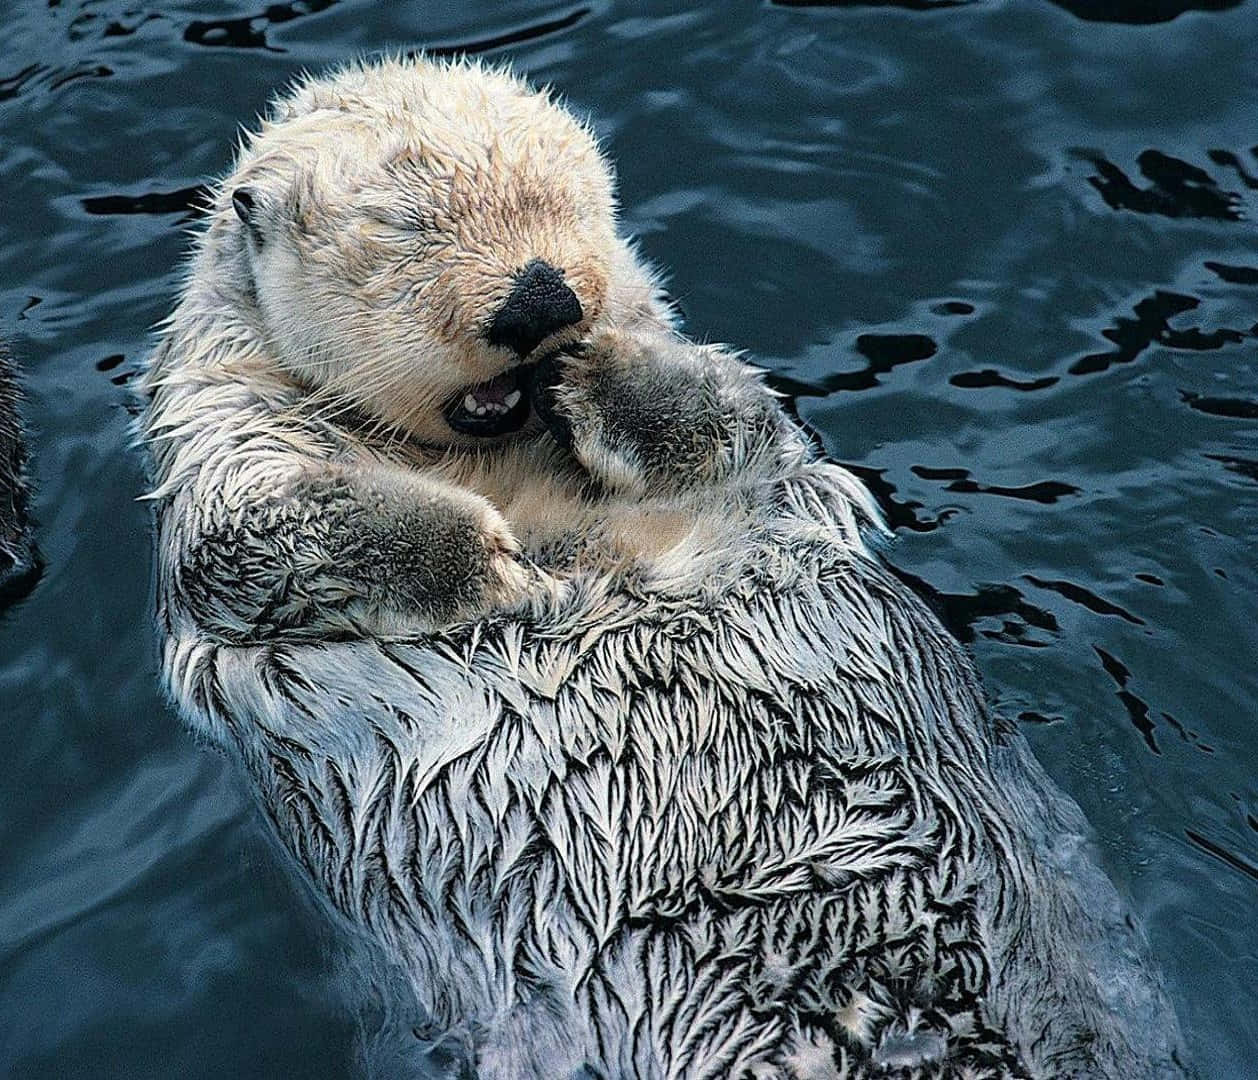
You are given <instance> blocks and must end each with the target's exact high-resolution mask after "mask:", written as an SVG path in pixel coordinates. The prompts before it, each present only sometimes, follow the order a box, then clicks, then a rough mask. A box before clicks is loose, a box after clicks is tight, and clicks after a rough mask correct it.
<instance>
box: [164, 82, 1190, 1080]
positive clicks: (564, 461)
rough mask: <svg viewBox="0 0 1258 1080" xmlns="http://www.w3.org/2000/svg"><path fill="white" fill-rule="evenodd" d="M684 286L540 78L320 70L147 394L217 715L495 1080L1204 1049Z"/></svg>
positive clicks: (349, 906) (868, 1067)
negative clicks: (636, 239) (702, 338)
mask: <svg viewBox="0 0 1258 1080" xmlns="http://www.w3.org/2000/svg"><path fill="white" fill-rule="evenodd" d="M656 294H657V290H656V288H655V285H654V282H653V280H652V277H651V275H650V274H649V273H648V272H647V270H645V269H644V268H643V267H642V266H641V264H640V263H639V261H638V260H637V259H636V258H635V256H634V254H633V252H632V250H631V249H630V248H629V247H627V246H626V244H625V242H624V241H623V240H622V239H620V238H619V237H618V236H617V235H616V231H615V219H614V204H613V195H612V186H611V180H610V174H609V172H608V169H607V167H606V165H605V163H604V162H603V160H602V159H601V157H600V156H599V154H598V152H597V149H596V148H595V145H594V143H593V141H592V139H591V137H590V135H589V133H588V132H587V131H586V130H585V129H584V128H583V127H582V126H581V125H580V124H579V123H577V122H576V121H574V120H573V119H572V118H571V116H570V115H569V114H568V113H566V112H564V111H563V110H562V109H560V108H558V107H557V106H556V105H555V104H553V103H552V102H551V101H549V100H548V99H547V98H546V97H545V96H544V95H541V94H538V93H536V92H534V91H532V90H530V89H528V88H527V87H525V86H524V85H523V84H521V83H519V82H517V81H516V80H514V79H512V78H510V77H508V76H507V75H505V74H502V73H500V72H494V71H489V70H486V69H483V68H479V67H476V66H470V65H461V64H454V65H440V64H435V63H431V62H428V61H423V60H419V61H406V62H401V61H383V62H379V63H374V64H368V65H363V66H355V67H351V68H348V69H346V70H344V71H342V72H339V73H337V74H335V75H333V76H331V77H329V78H326V79H315V80H310V81H307V82H305V83H303V84H302V85H300V86H298V87H297V88H296V89H294V90H293V91H292V92H291V93H290V94H288V95H287V96H286V97H284V98H282V99H281V100H280V101H279V102H278V103H277V105H276V106H275V109H274V112H273V114H272V117H271V119H269V120H268V121H267V122H266V123H265V124H264V125H263V127H262V129H261V131H260V132H258V133H256V134H254V135H252V136H250V137H248V138H247V139H246V141H245V144H244V145H243V147H242V149H241V151H240V155H239V158H238V161H237V165H236V167H235V169H234V171H233V173H232V174H231V176H229V177H228V178H227V180H226V181H225V182H224V183H223V184H222V185H221V186H220V187H219V189H218V192H217V195H216V200H215V203H214V207H213V210H212V213H211V215H210V218H209V223H208V227H207V228H206V230H205V232H204V234H203V235H202V237H201V238H200V241H199V245H198V248H197V251H196V253H195V256H194V259H193V262H192V264H191V267H190V270H189V273H188V277H187V283H186V287H185V289H184V292H183V295H182V297H181V300H180V303H179V305H178V307H177V308H176V310H175V312H174V313H173V315H172V316H171V318H170V320H169V321H168V324H167V325H166V327H165V328H164V330H163V332H162V338H161V341H160V343H159V345H158V348H157V350H156V352H155V354H154V357H153V361H152V364H151V367H150V370H149V372H148V375H147V382H146V387H145V389H146V393H147V396H148V405H147V409H146V412H145V415H144V416H143V418H142V424H143V431H144V435H145V438H146V440H147V442H148V445H149V447H150V450H151V454H152V461H153V467H154V478H155V485H154V492H153V498H154V500H155V502H156V505H157V508H158V562H159V594H158V597H159V618H160V622H161V627H162V629H163V632H164V671H165V677H166V680H167V684H168V686H169V689H170V692H171V694H172V696H173V698H174V700H175V701H176V703H177V704H178V706H179V708H180V710H181V711H182V713H183V715H184V716H185V717H186V718H187V719H188V720H189V722H190V723H191V724H192V725H193V726H194V727H195V728H196V729H198V730H199V731H201V732H204V733H206V734H207V735H209V736H211V737H212V738H213V739H214V740H215V741H217V742H218V743H220V744H221V745H222V746H224V747H225V748H227V749H228V751H229V752H231V753H232V754H233V755H235V756H236V757H237V758H238V759H239V761H240V762H241V763H242V765H243V767H244V768H245V769H246V770H247V772H248V774H249V775H250V777H251V778H252V781H253V784H254V786H255V787H256V790H257V793H258V795H259V798H260V800H261V803H262V805H263V807H264V808H265V810H266V812H267V814H268V815H269V817H270V819H271V821H272V822H273V824H274V827H275V829H276V831H277V833H278V835H279V837H280V838H281V840H282V841H283V843H284V845H285V846H286V848H287V849H288V850H289V851H290V852H291V853H292V855H293V856H294V857H295V859H296V860H297V861H298V863H300V865H301V866H302V867H303V868H304V870H305V872H306V874H308V875H309V877H310V878H311V879H312V881H313V882H314V883H315V884H316V886H317V887H318V889H319V891H320V892H321V893H322V894H323V895H324V896H325V897H326V899H327V900H328V902H329V903H330V904H331V905H332V906H333V907H334V908H335V909H336V910H337V911H338V912H339V913H340V914H341V916H343V917H344V919H345V920H347V921H348V922H349V923H350V924H351V925H352V926H353V927H355V928H356V930H357V931H358V932H359V938H360V939H361V941H362V942H363V943H364V947H365V948H367V949H368V950H369V953H370V955H371V956H372V957H374V958H375V962H376V963H378V964H379V965H380V971H381V972H382V976H381V977H382V979H383V978H384V977H385V976H384V975H383V973H384V972H385V971H386V970H387V971H389V972H393V973H395V974H400V977H401V979H402V982H403V984H404V985H405V986H406V987H407V992H408V993H411V994H413V996H414V1000H415V1003H416V1004H417V1005H418V1007H419V1009H420V1010H421V1011H422V1014H423V1015H424V1017H425V1023H426V1030H425V1034H426V1035H427V1036H428V1037H430V1038H431V1039H433V1040H434V1041H440V1042H443V1044H444V1045H447V1046H449V1045H455V1046H457V1047H461V1048H462V1049H461V1051H460V1053H461V1054H462V1056H463V1058H464V1061H463V1063H462V1064H461V1065H459V1066H457V1067H456V1068H462V1069H464V1070H467V1071H464V1072H459V1073H458V1075H469V1074H471V1075H476V1076H480V1077H484V1078H487V1080H489V1078H504V1080H505V1078H538V1080H540V1078H566V1077H607V1078H630V1077H632V1078H639V1077H641V1078H664V1077H686V1078H700V1077H711V1078H714V1080H715V1078H727V1077H735V1078H737V1077H756V1078H766V1077H794V1078H801V1080H803V1078H822V1077H866V1076H868V1077H880V1076H895V1077H923V1078H925V1077H955V1078H962V1077H967V1078H977V1077H1057V1076H1062V1077H1065V1076H1071V1077H1084V1076H1087V1077H1092V1076H1097V1077H1155V1076H1156V1077H1161V1076H1171V1075H1183V1074H1184V1069H1183V1067H1182V1065H1181V1064H1180V1057H1179V1053H1180V1051H1179V1049H1178V1029H1177V1025H1176V1022H1175V1018H1174V1016H1173V1014H1172V1012H1171V1011H1170V1009H1169V1007H1168V1005H1167V1003H1166V1001H1165V998H1164V995H1163V992H1162V990H1161V989H1160V985H1159V981H1158V978H1157V976H1156V974H1155V973H1154V972H1153V970H1152V969H1151V968H1150V967H1149V966H1148V965H1147V964H1146V962H1145V961H1144V959H1143V957H1142V952H1141V948H1140V944H1139V942H1138V940H1137V939H1136V937H1135V935H1134V934H1133V933H1132V932H1131V930H1130V929H1129V927H1128V926H1127V925H1126V922H1125V915H1124V912H1123V910H1122V908H1121V905H1120V904H1119V901H1118V898H1117V895H1116V893H1115V891H1114V889H1113V887H1112V886H1111V885H1110V883H1109V882H1108V881H1107V880H1106V879H1105V878H1104V877H1103V876H1102V875H1101V874H1100V872H1099V871H1098V870H1097V869H1096V868H1095V867H1094V866H1093V865H1092V863H1091V862H1090V861H1089V859H1088V858H1087V855H1086V853H1085V851H1084V844H1083V840H1082V837H1083V835H1084V833H1085V831H1086V830H1085V824H1084V822H1083V820H1082V817H1081V815H1080V813H1079V811H1078V809H1077V807H1075V805H1074V804H1073V803H1072V802H1071V801H1070V800H1068V799H1067V798H1066V797H1064V796H1063V795H1062V794H1061V793H1059V792H1058V791H1057V790H1056V789H1055V788H1054V787H1053V786H1052V784H1051V783H1050V782H1049V781H1048V779H1047V778H1046V777H1045V775H1044V774H1043V772H1042V771H1041V770H1040V768H1039V767H1038V766H1037V765H1036V763H1035V762H1034V761H1033V760H1032V758H1031V757H1030V756H1029V754H1028V752H1027V749H1026V747H1025V744H1024V742H1023V741H1022V739H1021V738H1020V737H1018V736H1017V735H1016V733H1014V732H1012V731H1009V730H1007V729H1005V728H1003V727H1001V726H1000V725H998V724H997V723H996V722H994V720H993V719H992V718H991V716H990V715H989V713H988V711H987V709H986V708H985V706H984V703H983V700H982V696H981V693H980V689H979V686H978V684H977V681H976V677H975V675H974V672H973V670H972V667H971V664H970V663H969V661H968V659H967V658H966V656H965V655H964V653H963V652H962V650H961V649H960V648H959V647H958V645H957V644H956V643H955V642H954V641H953V640H952V639H951V638H950V637H949V636H948V635H947V634H946V633H945V631H944V630H943V629H942V628H941V627H940V625H939V623H938V622H937V621H936V620H935V618H934V617H933V616H932V615H931V614H930V613H929V612H928V610H927V609H926V608H925V607H924V606H923V604H922V603H921V602H920V601H919V600H918V599H917V598H916V597H915V596H914V595H913V594H912V593H911V592H910V591H909V590H908V589H907V588H906V587H905V586H904V585H903V584H902V583H901V582H900V581H899V580H898V579H897V578H896V577H895V576H894V575H893V574H891V573H890V572H889V571H888V569H887V568H886V567H885V566H884V564H883V563H882V562H881V560H880V559H879V558H878V556H877V555H876V554H875V553H873V552H871V550H870V549H869V548H868V547H867V545H866V542H865V534H866V533H868V532H871V531H876V530H877V529H878V528H879V527H880V526H879V525H878V523H877V514H876V511H875V510H874V509H873V507H872V506H871V504H870V502H869V499H868V496H867V495H866V494H865V492H864V490H863V489H862V488H861V487H860V485H859V484H858V483H857V482H856V481H855V479H854V478H853V477H852V476H850V475H849V474H847V473H846V472H844V471H843V470H841V469H839V468H837V467H836V466H834V465H831V464H828V463H825V462H823V461H819V460H817V459H816V458H815V456H814V454H813V453H812V451H811V450H810V448H809V446H808V444H807V442H806V440H805V439H804V437H803V436H802V435H801V433H800V432H799V431H798V430H797V429H796V428H795V426H794V425H793V424H792V423H791V422H790V421H789V420H788V419H787V418H786V416H785V415H784V414H783V413H782V411H781V410H780V408H779V407H778V404H777V402H776V401H775V399H774V398H773V396H772V395H771V394H770V393H769V392H768V391H767V390H765V389H764V388H763V387H762V385H761V384H760V382H759V381H758V379H757V377H756V373H755V372H754V371H752V370H751V369H750V368H748V367H746V366H745V365H744V364H742V363H741V362H740V361H739V360H738V358H737V357H736V356H734V355H732V354H730V353H729V352H727V351H725V350H723V349H721V348H719V347H714V346H698V345H694V344H692V343H689V342H687V341H685V340H683V339H681V338H680V337H678V336H676V335H675V334H674V333H673V332H672V331H671V329H670V328H669V325H668V314H667V312H666V311H665V309H664V307H663V306H662V305H661V303H660V302H659V301H658V299H657V295H656ZM529 402H531V404H529Z"/></svg>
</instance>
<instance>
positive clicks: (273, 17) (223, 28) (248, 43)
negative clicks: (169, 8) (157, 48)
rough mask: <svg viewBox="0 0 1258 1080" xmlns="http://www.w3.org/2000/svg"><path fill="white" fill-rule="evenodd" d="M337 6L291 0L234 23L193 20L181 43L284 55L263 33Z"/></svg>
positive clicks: (332, 1)
mask: <svg viewBox="0 0 1258 1080" xmlns="http://www.w3.org/2000/svg"><path fill="white" fill-rule="evenodd" d="M338 2H339V0H294V2H292V3H288V4H269V5H267V7H266V8H265V9H264V10H263V11H260V12H259V13H258V14H256V15H244V16H241V17H240V18H236V19H197V20H195V21H194V22H190V23H189V24H188V25H187V26H186V27H185V28H184V32H183V39H184V41H186V42H188V44H190V45H206V46H210V47H211V48H228V49H265V50H266V51H267V52H285V51H287V50H285V49H281V48H279V47H278V46H276V45H271V44H268V42H267V40H266V32H267V29H268V28H269V27H272V26H279V25H281V24H283V23H287V22H292V21H293V20H294V19H301V18H304V17H305V16H307V15H317V14H318V13H319V12H321V11H326V10H327V9H328V8H330V7H334V6H335V5H336V4H337V3H338Z"/></svg>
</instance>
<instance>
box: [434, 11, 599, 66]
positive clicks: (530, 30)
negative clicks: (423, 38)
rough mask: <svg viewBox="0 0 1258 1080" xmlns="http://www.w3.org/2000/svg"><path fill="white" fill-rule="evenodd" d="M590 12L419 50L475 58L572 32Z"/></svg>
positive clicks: (441, 54) (573, 13)
mask: <svg viewBox="0 0 1258 1080" xmlns="http://www.w3.org/2000/svg"><path fill="white" fill-rule="evenodd" d="M590 10H591V9H590V8H588V7H583V8H577V9H576V10H575V11H572V12H569V13H568V14H567V15H563V16H561V17H560V18H557V19H549V20H547V21H546V22H540V23H533V24H532V25H530V26H525V27H522V28H520V29H519V30H511V31H508V32H507V33H505V34H498V35H496V36H494V37H487V38H479V39H476V40H473V41H464V42H460V43H456V44H452V45H433V46H431V47H428V48H424V49H422V50H419V52H422V53H423V54H424V55H425V56H474V55H476V54H477V53H484V52H492V51H493V50H494V49H504V48H506V47H507V46H509V45H522V44H524V43H525V42H529V41H536V40H537V39H538V38H543V37H549V36H550V35H551V34H558V33H561V32H563V31H564V30H570V29H571V28H572V27H574V26H576V25H577V23H579V22H581V20H582V19H584V18H585V17H586V16H587V15H589V14H590ZM411 55H412V56H414V55H416V53H411Z"/></svg>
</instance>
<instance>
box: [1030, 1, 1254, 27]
mask: <svg viewBox="0 0 1258 1080" xmlns="http://www.w3.org/2000/svg"><path fill="white" fill-rule="evenodd" d="M1049 3H1051V4H1055V5H1056V6H1057V7H1059V8H1062V9H1064V10H1065V11H1069V12H1070V14H1071V15H1074V16H1075V17H1076V18H1079V19H1083V20H1085V21H1086V22H1106V23H1126V24H1128V25H1130V26H1148V25H1151V24H1153V23H1164V22H1170V21H1171V20H1172V19H1178V18H1179V17H1180V16H1181V15H1183V14H1185V13H1187V12H1189V11H1228V10H1229V9H1231V8H1234V7H1239V6H1240V5H1241V4H1242V3H1244V0H1049Z"/></svg>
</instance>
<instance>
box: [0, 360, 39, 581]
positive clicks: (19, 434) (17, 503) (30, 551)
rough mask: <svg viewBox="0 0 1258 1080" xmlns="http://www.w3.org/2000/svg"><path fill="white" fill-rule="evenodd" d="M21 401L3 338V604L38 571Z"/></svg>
mask: <svg viewBox="0 0 1258 1080" xmlns="http://www.w3.org/2000/svg"><path fill="white" fill-rule="evenodd" d="M21 404H22V399H21V393H20V389H19V386H18V372H17V365H16V364H15V363H14V361H13V356H12V354H11V353H10V351H9V348H8V346H7V345H6V344H5V343H4V342H2V341H0V605H3V604H5V603H6V602H7V601H9V600H12V599H14V598H15V597H16V596H19V595H21V594H22V593H24V592H26V591H27V590H28V589H29V588H30V586H31V585H33V584H34V578H35V576H36V573H37V562H36V558H35V550H34V538H33V536H32V534H31V523H30V517H29V513H28V510H29V507H28V504H29V502H30V498H29V493H28V489H27V476H26V433H25V431H24V430H23V427H22V418H21Z"/></svg>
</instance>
